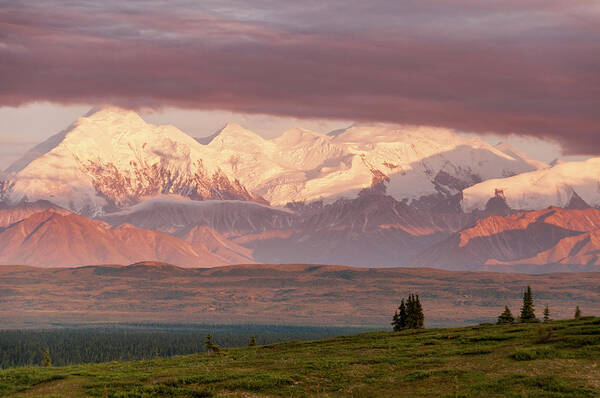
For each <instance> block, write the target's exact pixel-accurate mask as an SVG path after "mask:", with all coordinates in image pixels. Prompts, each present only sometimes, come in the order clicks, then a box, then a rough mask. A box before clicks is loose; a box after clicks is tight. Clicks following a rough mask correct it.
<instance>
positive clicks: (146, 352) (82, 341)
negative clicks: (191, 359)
mask: <svg viewBox="0 0 600 398" xmlns="http://www.w3.org/2000/svg"><path fill="white" fill-rule="evenodd" d="M367 330H372V329H369V328H353V327H315V326H287V325H286V326H283V325H181V324H177V325H170V324H119V325H106V326H103V327H97V326H96V327H93V328H92V327H85V328H60V329H45V330H0V368H3V369H5V368H10V367H17V366H30V365H33V366H38V365H41V364H42V362H43V361H44V356H45V352H46V349H48V352H49V354H50V359H51V363H52V365H53V366H62V365H71V364H81V363H92V362H107V361H115V360H136V359H151V358H157V357H170V356H173V355H183V354H193V353H198V352H205V351H206V346H205V339H206V335H207V334H211V335H213V338H214V342H215V344H217V345H219V346H221V347H225V348H226V347H243V346H247V345H248V342H249V341H250V339H251V338H252V336H254V337H255V339H256V342H257V344H260V345H262V344H271V343H277V342H282V341H306V340H316V339H321V338H326V337H333V336H339V335H345V334H354V333H359V332H363V331H367Z"/></svg>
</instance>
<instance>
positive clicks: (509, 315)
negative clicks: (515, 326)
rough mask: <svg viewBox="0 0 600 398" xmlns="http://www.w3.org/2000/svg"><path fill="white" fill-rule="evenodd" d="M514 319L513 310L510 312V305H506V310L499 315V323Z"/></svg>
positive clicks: (510, 321) (509, 321) (511, 321)
mask: <svg viewBox="0 0 600 398" xmlns="http://www.w3.org/2000/svg"><path fill="white" fill-rule="evenodd" d="M514 321H515V317H514V316H513V314H512V312H510V308H508V305H505V306H504V312H503V313H502V314H500V316H499V317H498V325H502V324H506V323H513V322H514Z"/></svg>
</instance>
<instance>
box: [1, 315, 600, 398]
mask: <svg viewBox="0 0 600 398" xmlns="http://www.w3.org/2000/svg"><path fill="white" fill-rule="evenodd" d="M0 396H3V397H4V396H6V397H100V398H102V397H273V396H275V397H279V396H281V397H305V396H310V397H500V396H502V397H505V396H508V397H597V396H600V318H589V317H588V318H582V319H580V320H564V321H551V322H548V323H535V324H512V325H479V326H472V327H465V328H451V329H422V330H406V331H401V332H369V333H362V334H357V335H349V336H340V337H335V338H329V339H324V340H317V341H307V342H296V341H293V342H286V343H277V344H271V345H264V346H255V347H245V348H229V349H223V350H222V351H221V353H220V354H211V355H209V354H207V353H206V352H203V353H198V354H192V355H185V356H175V357H170V358H157V359H153V360H143V361H133V362H117V361H115V362H107V363H98V364H85V365H76V366H65V367H21V368H12V369H7V370H2V371H0Z"/></svg>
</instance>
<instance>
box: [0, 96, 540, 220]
mask: <svg viewBox="0 0 600 398" xmlns="http://www.w3.org/2000/svg"><path fill="white" fill-rule="evenodd" d="M544 167H546V165H545V164H543V163H541V162H535V161H532V160H531V159H528V158H526V157H525V156H524V155H522V154H520V153H518V152H517V151H516V150H514V149H511V148H508V149H507V148H505V147H500V148H495V147H494V146H492V145H489V144H488V143H486V142H484V141H482V140H481V139H479V138H464V137H461V136H459V135H457V134H455V133H453V132H452V131H451V130H447V129H440V128H431V127H416V126H398V125H385V124H365V125H353V126H351V127H349V128H347V129H343V130H340V131H336V132H335V133H334V134H331V135H326V134H321V133H317V132H313V131H309V130H305V129H300V128H294V129H290V130H288V131H286V132H285V133H284V134H283V135H281V136H280V137H278V138H275V139H271V140H266V139H264V138H262V137H261V136H259V135H258V134H255V133H253V132H251V131H249V130H247V129H245V128H243V127H241V126H239V125H236V124H227V125H226V126H225V127H224V128H223V129H221V130H220V131H219V132H217V133H216V134H214V135H213V136H211V137H207V138H206V139H200V140H196V139H194V138H192V137H190V136H189V135H187V134H185V133H184V132H182V131H180V130H178V129H177V128H175V127H172V126H154V125H151V124H149V123H146V122H145V121H144V120H143V119H142V118H141V117H139V116H138V115H137V114H136V113H135V112H132V111H127V110H123V109H119V108H114V107H107V108H102V109H99V110H94V111H91V112H90V113H88V114H87V115H85V116H84V117H82V118H80V119H79V120H77V121H76V122H75V123H74V124H73V125H72V126H70V127H69V128H67V129H65V130H64V131H62V132H60V133H58V134H56V135H55V136H52V137H50V138H49V139H48V140H46V141H45V142H43V143H42V144H40V145H38V146H36V147H35V148H33V149H32V150H31V151H29V152H28V153H27V154H26V155H25V156H24V157H23V158H22V159H20V160H18V161H17V162H15V163H14V164H13V165H11V166H10V167H9V168H8V169H7V173H8V177H4V178H3V179H2V181H0V200H5V201H10V202H13V203H14V202H20V201H22V200H24V199H26V200H28V201H35V200H40V199H42V200H50V201H52V202H54V203H56V204H57V205H59V206H61V207H64V208H67V209H70V210H73V211H76V212H78V213H80V214H87V215H100V214H105V213H107V212H111V211H116V210H119V209H123V208H125V207H129V206H131V205H135V204H137V203H139V202H141V201H143V200H144V199H147V198H150V197H155V196H157V195H177V196H181V197H185V198H189V199H193V200H207V199H218V200H222V199H233V200H244V201H258V202H260V201H263V199H262V198H264V199H266V201H268V202H269V203H270V204H271V205H275V206H281V205H285V204H287V203H290V202H310V201H313V200H317V199H325V200H327V201H329V202H332V201H334V200H335V199H338V198H340V197H346V198H352V197H356V196H357V195H358V193H359V192H360V191H361V190H362V189H365V188H368V187H370V186H372V185H373V184H376V183H382V182H383V183H385V184H386V185H387V192H388V193H389V194H390V195H392V196H393V197H395V198H396V199H398V200H404V201H407V202H409V203H410V202H414V203H421V204H423V203H425V204H426V206H431V204H432V203H436V200H437V199H438V198H442V199H444V200H446V199H447V198H449V197H452V196H454V195H456V194H458V193H460V191H461V190H462V189H464V188H466V187H469V186H471V185H473V184H476V183H478V182H481V181H485V180H487V179H490V178H498V177H507V176H512V175H515V174H519V173H523V172H527V171H532V170H537V169H541V168H544ZM432 198H433V199H432ZM421 207H422V206H421Z"/></svg>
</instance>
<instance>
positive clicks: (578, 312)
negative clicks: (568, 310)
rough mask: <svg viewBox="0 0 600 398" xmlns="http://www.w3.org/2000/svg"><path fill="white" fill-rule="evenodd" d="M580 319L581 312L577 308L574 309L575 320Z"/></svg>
mask: <svg viewBox="0 0 600 398" xmlns="http://www.w3.org/2000/svg"><path fill="white" fill-rule="evenodd" d="M580 318H581V310H580V309H579V306H577V307H575V319H580Z"/></svg>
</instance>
